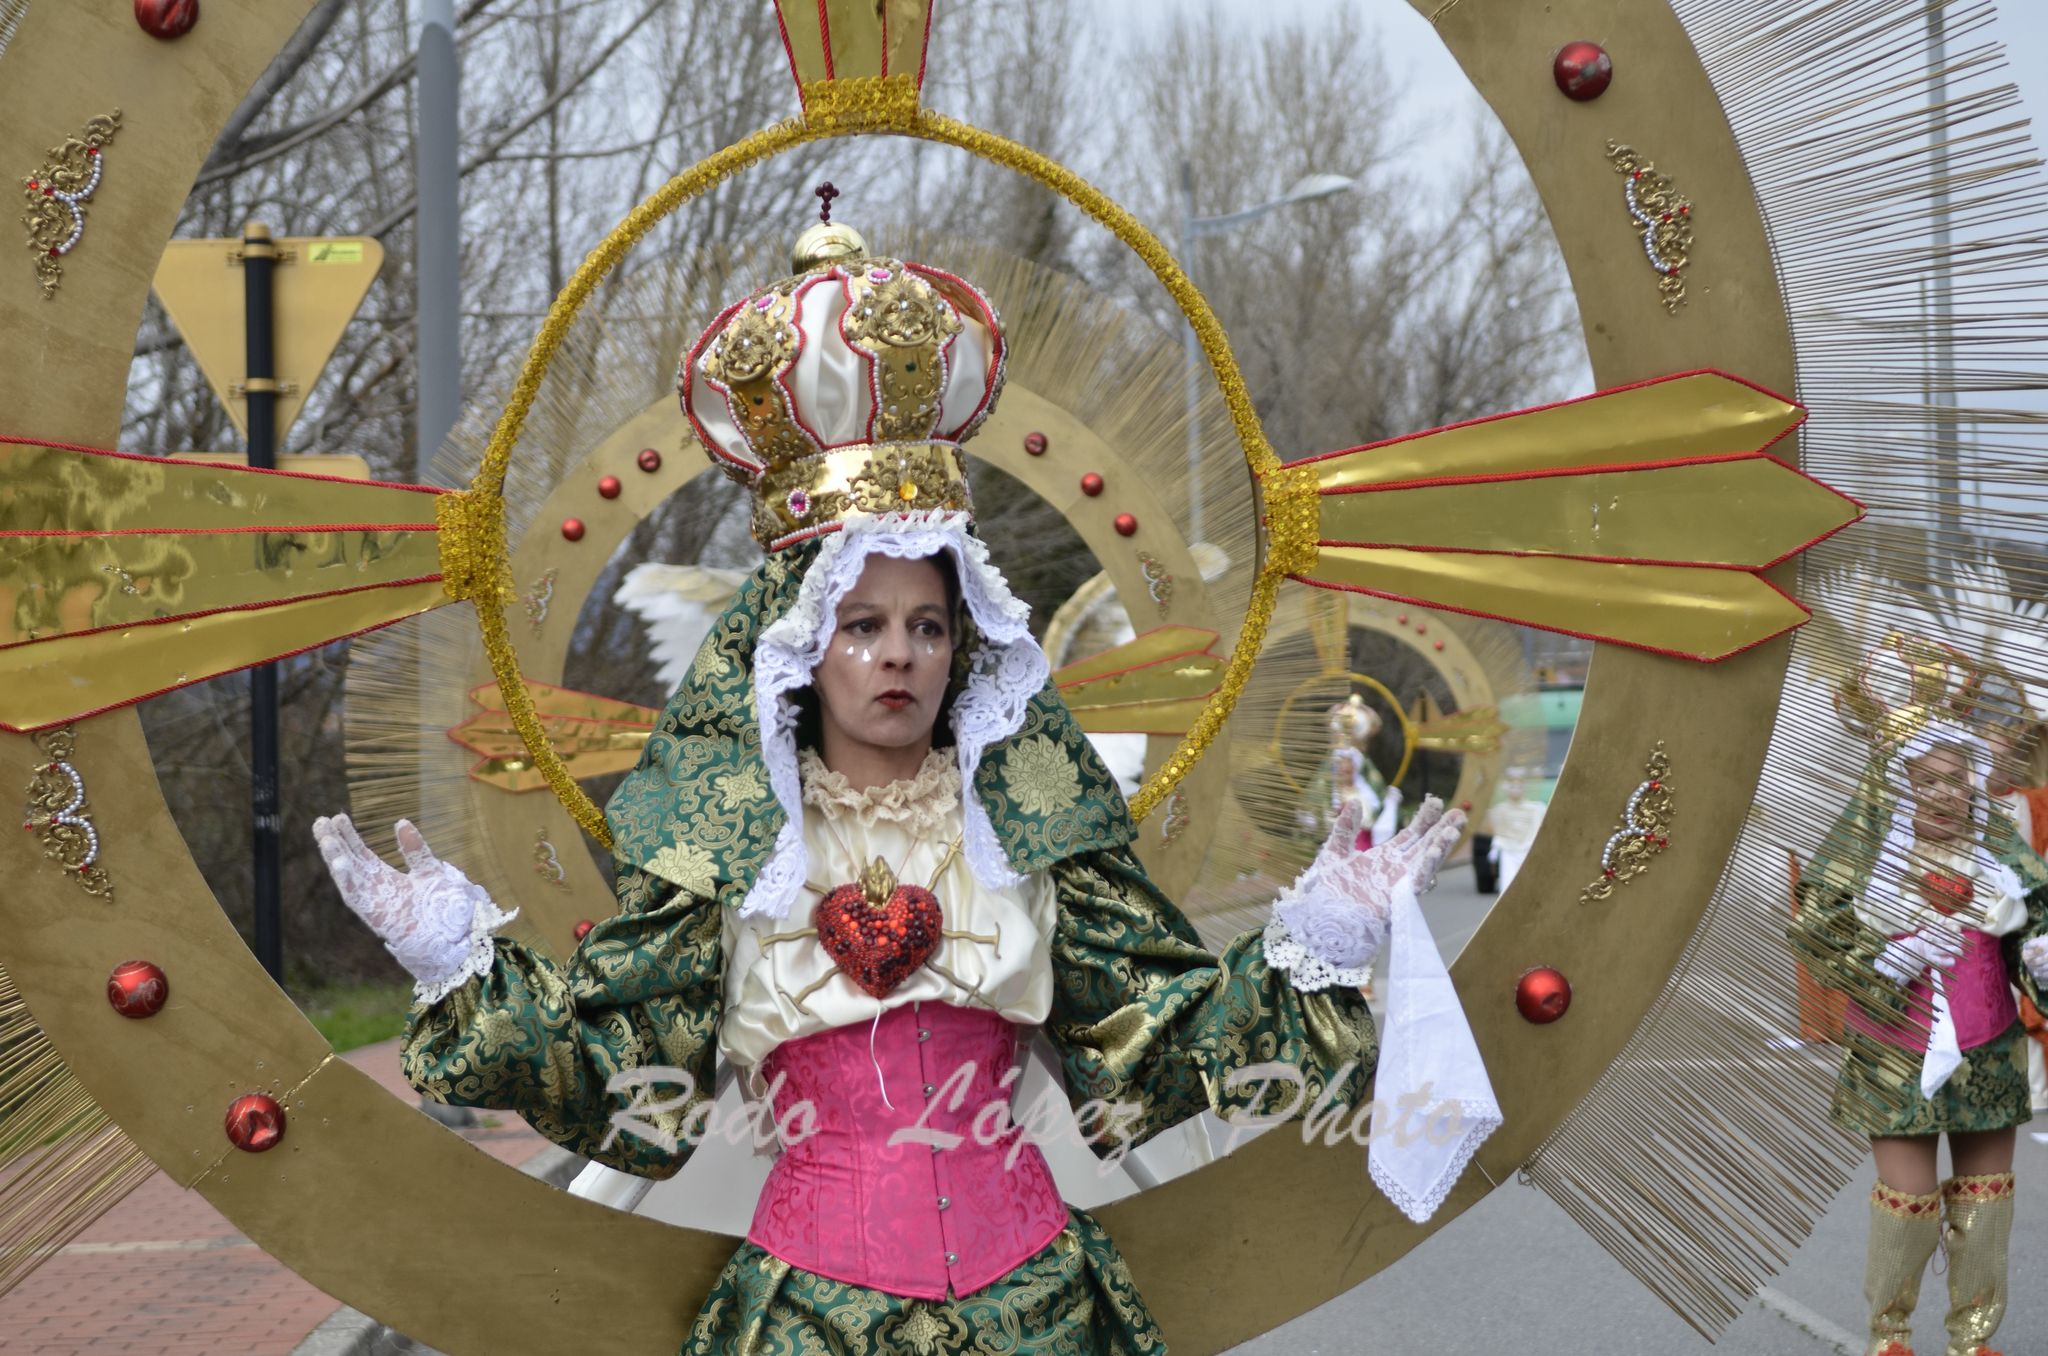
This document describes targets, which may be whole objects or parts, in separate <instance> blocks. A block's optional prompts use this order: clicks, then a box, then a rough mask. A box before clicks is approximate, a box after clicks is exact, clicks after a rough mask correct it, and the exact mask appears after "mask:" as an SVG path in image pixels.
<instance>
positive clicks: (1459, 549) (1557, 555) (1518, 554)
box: [1316, 459, 1863, 574]
mask: <svg viewBox="0 0 2048 1356" xmlns="http://www.w3.org/2000/svg"><path fill="white" fill-rule="evenodd" d="M1774 460H1775V459H1774ZM1858 509H1859V511H1858V513H1857V515H1856V516H1855V517H1854V518H1851V519H1850V520H1849V521H1848V522H1846V523H1840V524H1837V525H1836V526H1834V527H1831V528H1829V529H1828V530H1827V531H1825V532H1823V533H1821V534H1820V535H1819V536H1817V537H1813V538H1810V539H1808V540H1807V541H1804V542H1801V543H1800V544H1799V545H1797V546H1795V547H1793V548H1791V549H1790V550H1788V551H1785V552H1783V553H1781V554H1779V555H1777V556H1774V557H1772V558H1771V559H1769V560H1767V561H1765V562H1763V563H1762V564H1761V565H1732V564H1728V563H1726V562H1721V561H1712V560H1664V559H1657V558H1654V557H1646V556H1644V557H1639V556H1590V555H1578V554H1575V553H1573V552H1568V551H1515V550H1509V549H1507V548H1505V547H1491V548H1489V547H1482V546H1422V545H1409V544H1406V543H1399V542H1371V541H1343V540H1340V539H1338V538H1335V537H1325V538H1322V539H1321V540H1319V541H1318V542H1317V543H1316V544H1317V545H1319V546H1351V547H1357V548H1359V549H1361V550H1366V551H1414V552H1416V553H1418V554H1420V555H1460V556H1509V557H1512V558H1514V559H1517V560H1584V561H1588V562H1591V563H1592V564H1595V565H1662V566H1671V567H1674V568H1679V569H1690V570H1737V571H1740V572H1742V573H1744V574H1754V573H1756V572H1757V571H1758V570H1768V569H1772V568H1775V567H1776V566H1779V565H1782V564H1784V563H1785V562H1786V561H1788V560H1790V559H1792V557H1794V556H1796V555H1800V554H1802V553H1803V552H1806V551H1810V550H1812V549H1813V548H1814V547H1816V546H1818V545H1820V544H1821V543H1822V542H1824V541H1826V540H1827V539H1828V538H1829V537H1832V536H1834V535H1835V534H1836V533H1837V532H1840V531H1842V530H1843V529H1845V528H1849V527H1854V526H1855V525H1856V524H1857V523H1860V522H1862V521H1863V514H1862V512H1861V511H1860V510H1861V505H1858Z"/></svg>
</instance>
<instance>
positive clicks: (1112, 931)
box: [1046, 848, 1379, 1155]
mask: <svg viewBox="0 0 2048 1356" xmlns="http://www.w3.org/2000/svg"><path fill="white" fill-rule="evenodd" d="M1052 872H1053V880H1054V884H1055V886H1056V888H1057V893H1058V896H1059V920H1058V923H1057V924H1056V926H1055V930H1054V934H1053V942H1052V960H1053V1000H1052V1013H1051V1016H1050V1017H1049V1019H1048V1021H1047V1024H1046V1025H1047V1034H1048V1035H1049V1036H1050V1037H1051V1039H1052V1043H1053V1045H1054V1046H1055V1048H1056V1049H1057V1050H1058V1051H1059V1055H1060V1064H1061V1067H1062V1069H1063V1071H1064V1072H1065V1074H1066V1083H1067V1094H1068V1096H1069V1097H1070V1098H1071V1099H1072V1100H1073V1102H1074V1104H1075V1106H1076V1107H1077V1108H1078V1107H1081V1106H1083V1105H1084V1104H1085V1103H1087V1102H1089V1101H1092V1100H1097V1099H1099V1100H1100V1102H1101V1103H1104V1104H1108V1105H1111V1106H1115V1105H1117V1104H1122V1111H1121V1114H1118V1115H1114V1116H1111V1117H1108V1118H1107V1120H1106V1124H1105V1123H1103V1122H1098V1124H1100V1125H1102V1127H1103V1129H1104V1131H1106V1132H1107V1133H1103V1134H1101V1135H1100V1136H1099V1137H1098V1138H1097V1139H1096V1140H1095V1141H1094V1144H1093V1147H1094V1148H1095V1150H1096V1152H1097V1153H1100V1154H1105V1155H1107V1154H1109V1153H1111V1152H1112V1151H1114V1150H1116V1149H1117V1148H1118V1147H1119V1143H1125V1144H1137V1143H1142V1142H1143V1141H1144V1140H1146V1139H1148V1138H1150V1137H1151V1136H1153V1135H1155V1134H1157V1133H1158V1132H1159V1131H1161V1130H1164V1129H1166V1128H1167V1127H1168V1126H1171V1125H1175V1124H1178V1123H1179V1122H1181V1121H1184V1120H1186V1119H1188V1118H1189V1117H1191V1116H1194V1115H1196V1114H1197V1113H1199V1112H1201V1111H1204V1110H1210V1109H1214V1110H1216V1111H1218V1112H1219V1113H1222V1114H1224V1115H1226V1116H1228V1115H1229V1114H1230V1113H1231V1112H1233V1111H1235V1110H1238V1109H1243V1110H1244V1111H1246V1112H1248V1113H1257V1114H1262V1115H1271V1114H1275V1113H1277V1112H1279V1111H1281V1110H1283V1109H1285V1108H1286V1107H1287V1105H1288V1104H1289V1103H1290V1102H1295V1103H1296V1109H1297V1111H1306V1110H1308V1109H1310V1108H1312V1107H1314V1106H1316V1104H1317V1102H1318V1100H1319V1099H1321V1098H1322V1096H1323V1093H1324V1090H1325V1089H1326V1088H1328V1089H1331V1091H1332V1095H1331V1098H1330V1100H1329V1104H1330V1105H1349V1106H1354V1107H1356V1106H1362V1105H1364V1103H1365V1092H1366V1086H1367V1084H1368V1082H1369V1080H1370V1079H1371V1077H1372V1073H1373V1068H1374V1066H1375V1064H1376V1063H1377V1062H1378V1059H1379V1039H1378V1036H1377V1034H1376V1033H1375V1031H1374V1029H1373V1023H1372V1015H1371V1013H1370V1012H1369V1011H1368V1010H1367V1008H1366V1005H1365V1000H1364V998H1363V997H1362V996H1361V995H1360V994H1359V993H1358V992H1357V990H1355V989H1351V988H1346V987H1338V988H1333V989H1329V990H1325V991H1323V992H1320V993H1302V992H1299V991H1297V990H1296V989H1295V988H1294V986H1293V984H1292V983H1291V982H1290V981H1289V980H1288V978H1287V976H1286V974H1285V973H1283V972H1281V971H1277V970H1274V969H1271V968H1269V967H1268V965H1267V964H1266V958H1265V952H1264V949H1263V946H1262V944H1261V941H1260V934H1259V933H1258V932H1256V931H1253V932H1248V933H1246V934H1244V935H1243V936H1241V937H1239V938H1238V939H1237V940H1236V941H1235V942H1233V943H1232V944H1231V945H1230V946H1229V948H1228V949H1226V950H1225V951H1224V952H1223V954H1222V955H1221V956H1216V955H1212V954H1211V953H1210V952H1209V951H1208V950H1207V949H1206V948H1205V947H1203V945H1202V943H1201V941H1200V939H1198V938H1197V937H1196V935H1195V930H1194V928H1192V927H1191V926H1189V924H1188V921H1187V919H1186V918H1185V917H1183V916H1182V914H1181V912H1180V910H1179V909H1178V908H1176V907H1174V905H1173V902H1172V901H1171V900H1169V899H1167V898H1166V897H1165V896H1164V895H1162V894H1161V893H1160V892H1159V890H1158V888H1157V887H1156V886H1154V885H1153V884H1152V881H1151V880H1150V878H1148V877H1147V876H1146V874H1145V869H1144V867H1142V866H1140V865H1139V864H1138V862H1137V860H1136V859H1135V858H1134V857H1132V855H1131V854H1130V852H1129V851H1128V850H1127V849H1122V848H1118V849H1114V850H1103V851H1094V852H1087V853H1083V854H1081V855H1079V856H1075V857H1070V858H1068V859H1066V860H1065V861H1062V862H1060V863H1058V864H1056V865H1055V866H1054V867H1053V868H1052ZM1261 1064H1285V1065H1291V1066H1293V1067H1294V1068H1297V1069H1299V1070H1300V1071H1301V1074H1302V1076H1303V1079H1304V1081H1305V1083H1306V1085H1307V1086H1306V1088H1305V1090H1301V1095H1300V1098H1299V1101H1298V1102H1296V1097H1297V1090H1298V1089H1299V1088H1300V1085H1299V1084H1297V1083H1295V1082H1294V1081H1292V1079H1291V1078H1289V1079H1286V1080H1282V1079H1280V1078H1278V1077H1275V1078H1273V1079H1271V1080H1262V1079H1261V1078H1257V1077H1254V1078H1250V1079H1242V1080H1240V1081H1239V1082H1238V1083H1237V1086H1235V1087H1232V1086H1230V1085H1231V1083H1232V1079H1231V1077H1230V1075H1231V1074H1232V1073H1233V1071H1237V1070H1241V1069H1244V1068H1246V1066H1250V1065H1261ZM1262 1081H1263V1082H1265V1083H1266V1089H1265V1091H1266V1096H1265V1098H1264V1102H1263V1104H1255V1103H1256V1102H1257V1101H1258V1099H1259V1094H1260V1091H1261V1085H1262ZM1083 1126H1084V1129H1086V1128H1090V1127H1089V1125H1088V1121H1087V1119H1086V1118H1084V1120H1083Z"/></svg>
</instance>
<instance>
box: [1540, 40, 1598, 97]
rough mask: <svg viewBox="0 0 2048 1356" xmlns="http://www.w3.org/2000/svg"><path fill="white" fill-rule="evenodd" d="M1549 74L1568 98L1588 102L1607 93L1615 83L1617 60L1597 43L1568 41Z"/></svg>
mask: <svg viewBox="0 0 2048 1356" xmlns="http://www.w3.org/2000/svg"><path fill="white" fill-rule="evenodd" d="M1550 74H1551V75H1552V77H1554V78H1555V79H1556V81H1557V88H1558V89H1559V91H1561V92H1562V93H1563V94H1564V97H1565V98H1567V99H1576V100H1577V101H1578V102H1580V103H1585V102H1586V101H1587V100H1588V99H1597V98H1599V97H1600V96H1601V95H1603V94H1605V93H1606V92H1607V86H1608V85H1609V84H1610V83H1612V82H1613V80H1614V58H1612V57H1610V56H1608V55H1607V49H1606V48H1605V47H1602V46H1601V45H1600V44H1599V43H1597V42H1568V43H1566V44H1565V45H1564V46H1563V47H1561V48H1559V49H1558V53H1557V58H1556V59H1555V60H1554V61H1552V62H1551V63H1550Z"/></svg>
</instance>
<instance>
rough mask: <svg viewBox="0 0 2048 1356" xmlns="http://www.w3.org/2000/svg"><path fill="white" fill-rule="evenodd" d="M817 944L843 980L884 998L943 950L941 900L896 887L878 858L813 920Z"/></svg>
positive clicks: (921, 890) (911, 887)
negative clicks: (934, 954) (837, 968)
mask: <svg viewBox="0 0 2048 1356" xmlns="http://www.w3.org/2000/svg"><path fill="white" fill-rule="evenodd" d="M811 920H812V922H814V923H815V924H817V928H818V943H819V945H821V946H823V947H824V948H825V954H826V955H828V956H830V957H831V958H832V963H833V964H834V965H836V966H838V967H839V969H840V971H841V972H842V973H844V974H845V976H846V977H847V978H848V979H850V980H852V981H853V982H854V983H855V984H858V985H859V986H860V987H861V988H862V989H863V990H865V991H866V992H868V993H869V994H872V995H873V996H874V997H876V998H885V997H887V996H888V995H889V993H890V991H891V990H893V989H894V988H895V987H896V986H897V985H899V984H901V983H902V982H903V981H904V980H906V979H908V978H910V976H911V975H913V974H915V973H916V972H917V968H918V967H919V966H921V965H923V964H924V963H925V962H926V961H928V960H930V959H931V958H932V953H933V952H934V951H937V950H938V949H939V928H940V927H941V925H942V918H941V915H940V913H939V901H938V897H937V896H935V895H933V894H932V892H931V891H930V890H927V889H925V888H924V887H923V886H922V885H898V884H897V883H896V875H895V873H894V872H892V871H891V870H889V867H888V865H887V863H885V862H883V861H882V859H881V858H879V857H877V858H876V859H875V861H874V863H873V864H872V865H870V866H869V867H868V869H867V870H865V871H863V872H861V877H860V882H859V883H858V884H854V883H852V882H848V883H847V884H845V885H840V886H835V887H834V888H833V889H832V891H831V892H830V893H829V894H827V895H826V896H825V897H824V898H823V899H822V900H820V901H818V907H817V910H816V911H815V912H814V913H813V914H812V915H811Z"/></svg>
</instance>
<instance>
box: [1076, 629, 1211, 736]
mask: <svg viewBox="0 0 2048 1356" xmlns="http://www.w3.org/2000/svg"><path fill="white" fill-rule="evenodd" d="M1224 663H1225V660H1224V658H1223V656H1221V655H1219V654H1217V653H1216V633H1215V632H1214V631H1206V630H1203V629H1202V628H1201V627H1198V626H1161V627H1156V628H1154V629H1153V630H1150V631H1147V632H1145V633H1144V634H1143V635H1141V636H1137V637H1134V638H1133V639H1131V640H1127V641H1125V642H1124V643H1123V644H1121V645H1116V646H1112V647H1111V648H1109V649H1107V650H1104V651H1102V652H1101V653H1100V654H1096V655H1091V656H1089V657H1088V658H1086V659H1078V660H1075V661H1074V662H1073V663H1071V664H1068V665H1067V666H1066V667H1064V668H1062V669H1060V670H1059V671H1058V672H1056V673H1054V674H1053V675H1052V681H1053V685H1054V686H1055V687H1057V688H1058V689H1059V690H1060V696H1061V698H1062V699H1064V700H1065V701H1066V704H1067V709H1068V710H1070V711H1072V712H1073V713H1074V718H1075V720H1077V721H1078V722H1080V725H1081V728H1082V729H1083V730H1085V731H1087V732H1088V733H1089V734H1159V735H1180V734H1185V733H1187V729H1188V726H1190V725H1192V724H1193V723H1194V720H1195V717H1196V716H1197V715H1198V714H1200V712H1201V710H1202V705H1203V703H1205V702H1207V701H1208V700H1209V697H1210V695H1211V694H1212V693H1214V692H1215V691H1216V688H1217V686H1218V685H1219V684H1220V683H1221V682H1222V681H1223V668H1224Z"/></svg>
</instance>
